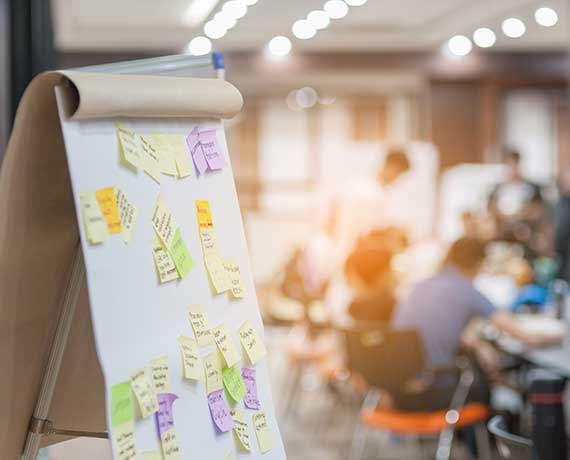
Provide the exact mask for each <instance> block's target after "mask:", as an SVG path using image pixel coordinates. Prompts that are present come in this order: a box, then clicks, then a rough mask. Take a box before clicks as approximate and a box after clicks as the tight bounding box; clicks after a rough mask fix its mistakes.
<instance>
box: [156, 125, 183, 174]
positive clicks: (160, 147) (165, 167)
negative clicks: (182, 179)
mask: <svg viewBox="0 0 570 460" xmlns="http://www.w3.org/2000/svg"><path fill="white" fill-rule="evenodd" d="M150 141H151V144H152V146H153V147H154V150H156V153H157V154H158V164H159V169H160V172H161V173H162V174H168V175H170V176H177V175H178V169H177V168H176V160H175V159H174V152H173V151H172V148H171V145H170V140H169V135H168V134H163V133H153V134H152V137H151V138H150Z"/></svg>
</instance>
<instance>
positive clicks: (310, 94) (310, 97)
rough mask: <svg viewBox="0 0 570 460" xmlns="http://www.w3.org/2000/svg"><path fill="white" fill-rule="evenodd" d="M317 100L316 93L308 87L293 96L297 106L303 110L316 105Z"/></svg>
mask: <svg viewBox="0 0 570 460" xmlns="http://www.w3.org/2000/svg"><path fill="white" fill-rule="evenodd" d="M318 98H319V96H318V94H317V92H316V91H315V90H314V89H313V88H311V87H309V86H306V87H305V88H301V89H300V90H298V91H297V93H296V94H295V100H296V102H297V104H298V105H299V107H302V108H304V109H309V108H311V107H313V106H314V105H315V104H316V103H317V100H318Z"/></svg>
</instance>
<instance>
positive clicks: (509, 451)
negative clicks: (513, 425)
mask: <svg viewBox="0 0 570 460" xmlns="http://www.w3.org/2000/svg"><path fill="white" fill-rule="evenodd" d="M488 428H489V432H490V433H491V434H492V435H493V436H494V437H495V440H496V443H497V450H498V451H499V456H500V457H501V459H502V460H533V458H534V456H533V449H534V448H533V443H532V441H531V440H530V439H527V438H523V437H522V436H517V435H514V434H512V433H509V432H508V431H507V424H506V423H505V419H503V417H501V416H500V415H497V416H495V417H493V418H492V419H491V421H490V422H489V424H488Z"/></svg>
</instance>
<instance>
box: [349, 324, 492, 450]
mask: <svg viewBox="0 0 570 460" xmlns="http://www.w3.org/2000/svg"><path fill="white" fill-rule="evenodd" d="M345 345H346V355H347V361H348V367H349V369H350V370H351V371H352V372H354V373H358V374H360V375H361V376H362V377H363V378H364V379H365V380H366V381H367V382H368V384H369V385H370V387H371V389H370V391H369V392H368V394H367V396H366V397H365V398H364V402H363V404H362V408H361V411H360V417H359V422H358V423H357V426H356V428H355V431H354V435H353V440H352V447H351V454H350V458H351V460H360V459H361V458H362V456H363V453H364V451H365V449H366V441H367V435H368V433H369V432H370V431H371V430H382V431H386V432H390V433H394V434H397V435H400V436H405V437H411V438H413V439H415V440H417V441H418V447H419V449H420V455H421V458H423V456H424V451H423V449H422V445H423V442H424V441H425V440H427V439H438V438H439V439H438V446H437V451H436V457H435V458H436V460H448V459H449V458H451V449H452V444H453V437H454V433H455V430H456V429H458V428H464V427H468V426H474V427H475V428H476V439H477V447H478V451H479V458H481V459H483V458H485V459H487V458H489V459H490V458H491V452H490V451H491V449H490V445H489V440H488V436H487V430H486V421H487V419H488V418H489V415H490V409H489V407H488V406H487V405H485V404H481V403H468V404H466V401H467V397H468V395H469V391H470V389H471V386H472V385H473V381H474V373H473V371H472V370H471V369H470V367H469V366H468V365H467V364H468V362H467V360H463V361H462V363H461V368H460V369H458V370H459V372H460V378H459V382H458V384H457V387H456V389H455V391H454V394H453V397H452V401H451V404H450V406H449V408H448V409H447V410H439V411H435V412H404V411H398V410H392V409H382V408H379V407H378V402H379V394H380V391H379V389H380V388H381V389H386V390H388V391H390V389H396V388H399V387H401V385H403V384H404V383H405V382H407V381H409V380H410V379H412V378H414V377H415V376H417V375H418V374H419V373H420V372H422V371H423V370H424V359H423V353H422V346H421V342H420V339H419V337H418V335H417V333H416V331H413V330H403V331H394V330H389V329H379V328H377V327H376V328H374V329H368V328H367V327H366V326H365V325H364V326H363V325H360V326H359V327H358V328H356V329H351V330H346V331H345ZM454 370H456V371H457V369H454Z"/></svg>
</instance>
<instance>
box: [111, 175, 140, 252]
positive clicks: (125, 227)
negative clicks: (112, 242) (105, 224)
mask: <svg viewBox="0 0 570 460" xmlns="http://www.w3.org/2000/svg"><path fill="white" fill-rule="evenodd" d="M115 197H116V199H117V205H118V207H119V218H120V220H121V236H122V237H123V241H125V243H128V242H129V241H131V237H132V234H133V230H134V228H135V225H136V222H137V217H138V213H139V212H138V209H137V207H136V206H135V205H134V204H133V203H131V202H130V201H129V200H128V199H127V195H125V192H124V191H123V189H121V188H120V187H118V186H117V187H115Z"/></svg>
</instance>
